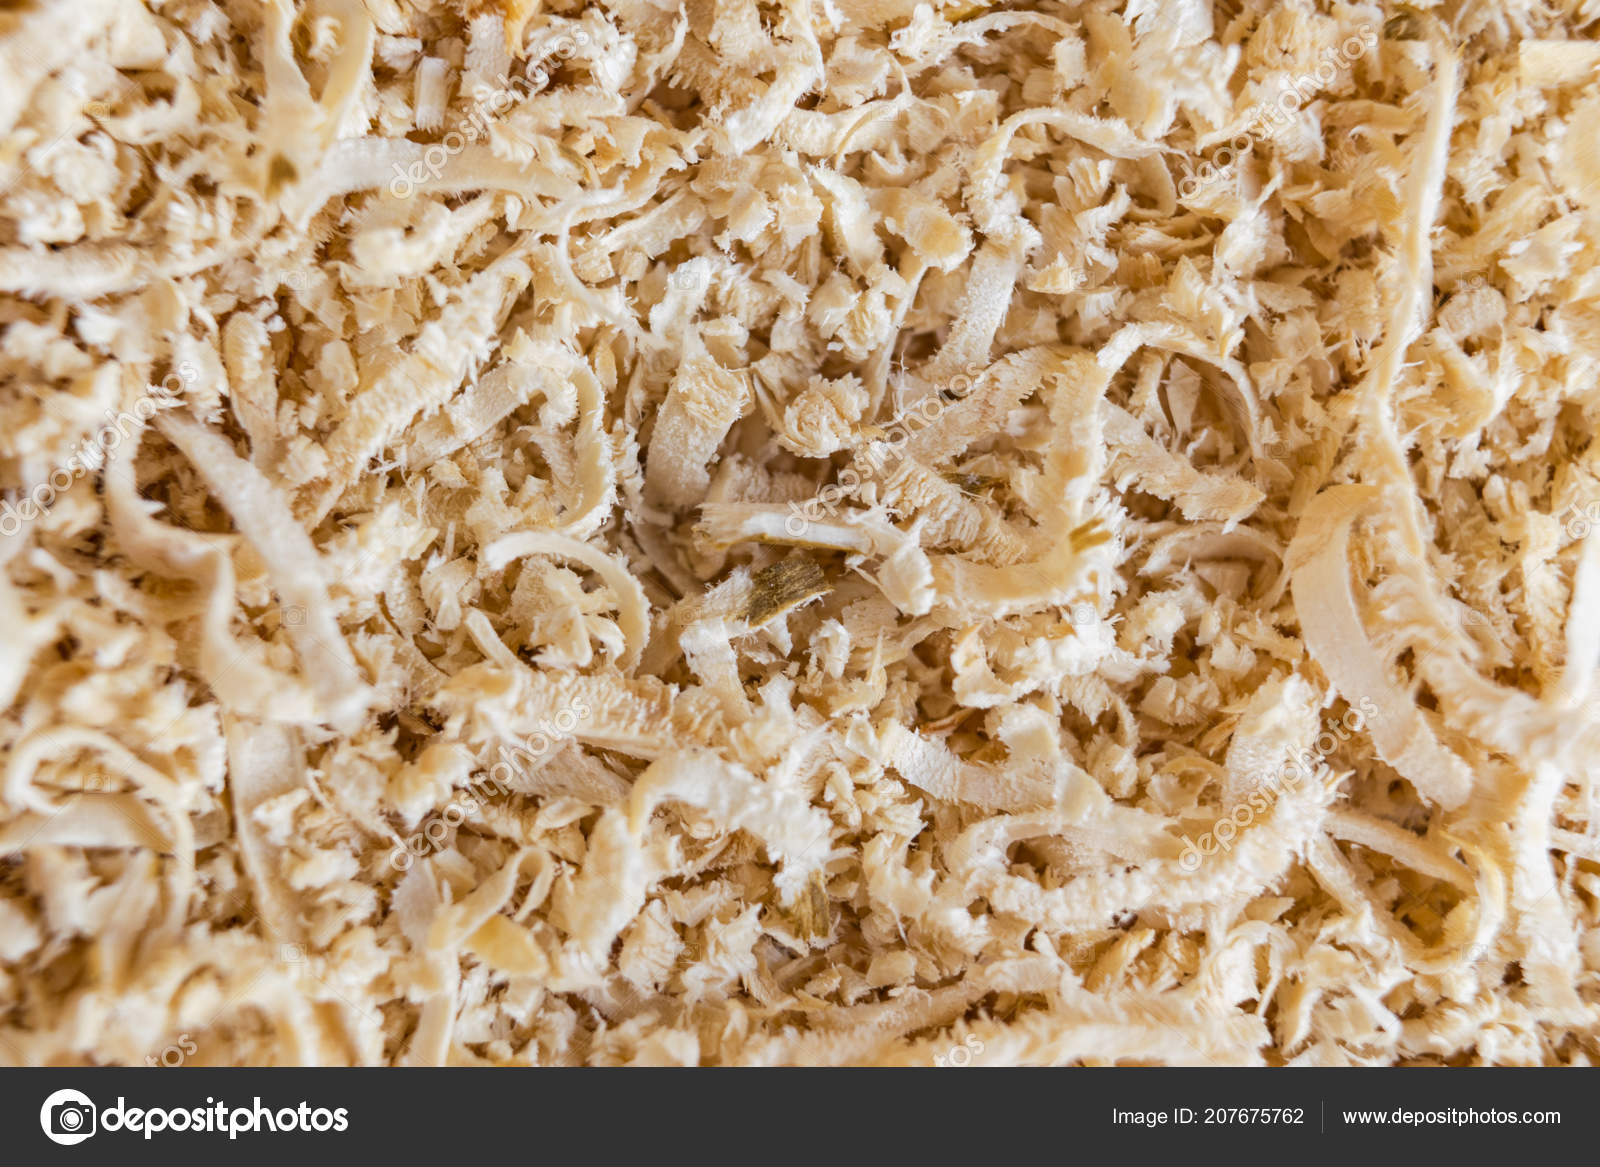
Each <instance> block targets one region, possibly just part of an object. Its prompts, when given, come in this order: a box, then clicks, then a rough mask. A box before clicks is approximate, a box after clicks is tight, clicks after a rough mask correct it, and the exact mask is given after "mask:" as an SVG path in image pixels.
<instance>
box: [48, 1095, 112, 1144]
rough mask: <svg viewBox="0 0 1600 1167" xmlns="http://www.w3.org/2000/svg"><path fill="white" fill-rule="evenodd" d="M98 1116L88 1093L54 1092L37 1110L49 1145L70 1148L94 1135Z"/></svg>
mask: <svg viewBox="0 0 1600 1167" xmlns="http://www.w3.org/2000/svg"><path fill="white" fill-rule="evenodd" d="M97 1113H98V1112H97V1111H96V1109H95V1105H94V1103H93V1102H90V1101H89V1096H88V1095H87V1094H84V1093H82V1092H80V1091H77V1090H57V1091H56V1092H55V1093H54V1094H52V1095H50V1097H49V1098H46V1099H45V1100H44V1105H43V1106H41V1107H40V1108H39V1125H40V1126H41V1127H43V1128H44V1134H45V1138H47V1139H49V1140H50V1141H51V1142H52V1143H60V1144H61V1145H62V1146H63V1147H71V1146H73V1145H75V1144H77V1143H81V1142H83V1140H84V1139H86V1138H88V1137H89V1136H90V1135H92V1134H94V1132H95V1127H96V1125H97V1123H96V1121H95V1118H96V1115H97Z"/></svg>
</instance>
